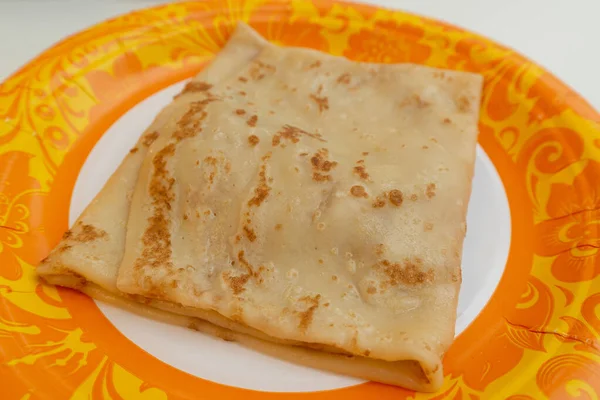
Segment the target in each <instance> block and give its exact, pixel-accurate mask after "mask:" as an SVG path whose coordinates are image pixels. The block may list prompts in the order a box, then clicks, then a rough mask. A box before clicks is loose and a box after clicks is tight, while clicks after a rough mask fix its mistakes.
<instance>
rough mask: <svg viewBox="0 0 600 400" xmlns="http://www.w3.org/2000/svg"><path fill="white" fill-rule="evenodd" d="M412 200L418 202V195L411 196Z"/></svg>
mask: <svg viewBox="0 0 600 400" xmlns="http://www.w3.org/2000/svg"><path fill="white" fill-rule="evenodd" d="M410 199H411V200H412V201H417V199H418V197H417V195H416V194H411V195H410Z"/></svg>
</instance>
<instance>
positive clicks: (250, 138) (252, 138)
mask: <svg viewBox="0 0 600 400" xmlns="http://www.w3.org/2000/svg"><path fill="white" fill-rule="evenodd" d="M259 142H260V139H259V138H258V136H256V135H250V136H248V143H250V146H256V145H257V144H258V143H259Z"/></svg>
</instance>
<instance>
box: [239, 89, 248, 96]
mask: <svg viewBox="0 0 600 400" xmlns="http://www.w3.org/2000/svg"><path fill="white" fill-rule="evenodd" d="M238 94H239V95H240V96H245V95H246V94H247V93H246V92H244V91H243V90H240V91H239V92H238Z"/></svg>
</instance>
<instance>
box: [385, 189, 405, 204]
mask: <svg viewBox="0 0 600 400" xmlns="http://www.w3.org/2000/svg"><path fill="white" fill-rule="evenodd" d="M388 199H389V200H390V203H392V204H393V205H395V206H396V207H400V206H401V205H402V202H403V201H404V196H403V195H402V192H401V191H399V190H397V189H394V190H390V193H389V194H388Z"/></svg>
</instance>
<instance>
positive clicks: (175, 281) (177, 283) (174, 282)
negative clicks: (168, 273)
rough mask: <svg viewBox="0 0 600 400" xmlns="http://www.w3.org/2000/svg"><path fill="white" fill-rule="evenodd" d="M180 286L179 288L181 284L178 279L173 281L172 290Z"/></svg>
mask: <svg viewBox="0 0 600 400" xmlns="http://www.w3.org/2000/svg"><path fill="white" fill-rule="evenodd" d="M178 286H179V282H178V281H177V280H176V279H173V280H172V281H171V288H173V289H177V287H178Z"/></svg>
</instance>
